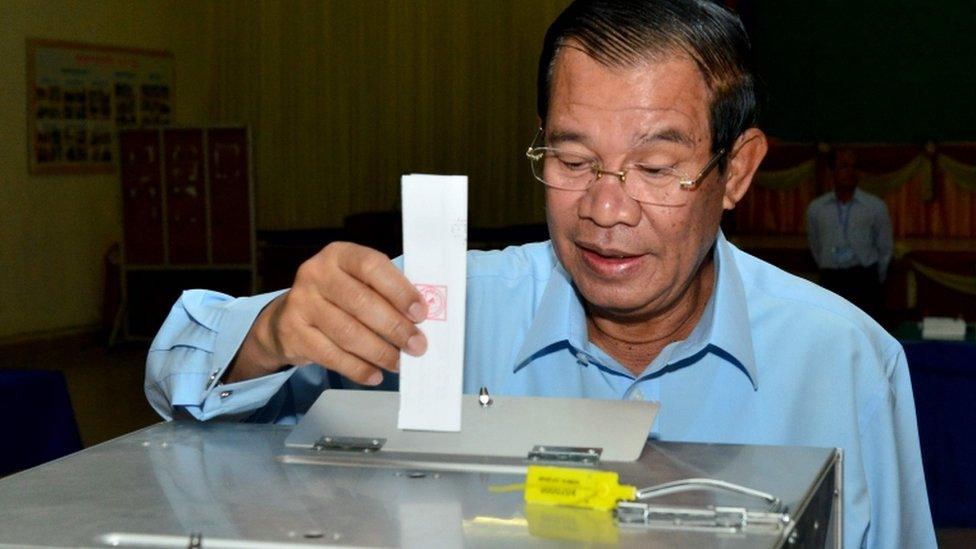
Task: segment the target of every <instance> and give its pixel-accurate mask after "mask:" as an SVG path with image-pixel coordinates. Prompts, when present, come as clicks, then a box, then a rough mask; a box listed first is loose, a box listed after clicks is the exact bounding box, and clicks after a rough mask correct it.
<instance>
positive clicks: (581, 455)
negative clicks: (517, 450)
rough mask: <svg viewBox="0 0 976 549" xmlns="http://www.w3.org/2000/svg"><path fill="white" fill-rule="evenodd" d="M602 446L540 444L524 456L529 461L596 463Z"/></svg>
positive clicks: (598, 461) (601, 451) (598, 460)
mask: <svg viewBox="0 0 976 549" xmlns="http://www.w3.org/2000/svg"><path fill="white" fill-rule="evenodd" d="M602 454H603V448H572V447H568V446H542V445H536V446H534V447H532V451H531V452H529V455H528V456H526V459H528V460H529V461H549V462H555V463H576V464H583V465H596V464H598V463H600V456H601V455H602Z"/></svg>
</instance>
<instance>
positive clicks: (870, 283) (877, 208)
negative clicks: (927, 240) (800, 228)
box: [807, 148, 893, 318]
mask: <svg viewBox="0 0 976 549" xmlns="http://www.w3.org/2000/svg"><path fill="white" fill-rule="evenodd" d="M829 160H830V162H829V164H830V168H831V173H832V175H833V180H834V189H833V190H832V191H830V192H828V193H826V194H824V195H821V196H819V197H817V198H816V199H814V201H813V202H811V203H810V206H808V207H807V238H808V240H809V243H810V252H811V253H812V254H813V259H814V261H816V263H817V267H818V268H819V269H820V285H821V286H823V287H824V288H827V289H828V290H830V291H832V292H834V293H836V294H838V295H840V296H842V297H844V298H846V299H847V300H849V301H850V302H851V303H854V304H855V305H857V306H858V307H860V308H861V309H863V310H864V311H866V312H867V313H868V314H870V315H871V316H873V317H874V318H878V315H879V314H880V313H881V310H882V301H883V299H882V297H883V296H882V284H883V283H884V280H885V277H886V275H887V274H888V265H889V264H890V263H891V252H892V247H893V246H892V243H893V241H892V231H891V218H890V217H889V216H888V207H887V206H886V205H885V203H884V201H882V200H881V199H880V198H878V197H876V196H874V195H872V194H870V193H866V192H864V191H862V190H861V189H859V188H857V174H856V172H855V170H854V168H855V162H856V158H855V156H854V151H853V150H851V149H845V148H841V149H832V150H831V151H830V156H829Z"/></svg>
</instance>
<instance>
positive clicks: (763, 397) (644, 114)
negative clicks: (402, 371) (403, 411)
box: [146, 0, 935, 547]
mask: <svg viewBox="0 0 976 549" xmlns="http://www.w3.org/2000/svg"><path fill="white" fill-rule="evenodd" d="M748 49H749V45H748V39H747V37H746V35H745V31H744V29H743V27H742V25H741V23H740V22H739V20H738V19H737V18H736V17H735V16H733V15H732V14H731V13H729V12H727V11H726V10H725V9H723V8H722V7H720V6H718V5H716V4H713V3H711V2H704V1H694V0H656V1H646V2H634V1H632V0H616V1H615V0H606V1H594V2H577V3H574V4H573V5H571V6H570V7H569V8H567V9H566V11H565V12H564V13H563V14H561V15H560V16H559V17H558V18H557V19H556V21H555V22H554V23H553V24H552V26H551V27H550V28H549V31H548V32H547V34H546V38H545V42H544V44H543V50H542V55H541V57H540V61H539V79H538V116H539V125H540V130H539V132H538V134H537V136H536V138H535V141H534V143H533V146H532V147H531V148H530V149H529V151H528V153H527V154H528V156H529V159H530V164H531V166H532V169H533V173H534V174H535V176H536V178H537V179H538V180H539V181H541V182H542V183H543V184H545V185H546V204H547V212H546V213H547V221H548V225H549V233H550V236H551V238H552V240H551V241H550V242H542V243H536V244H529V245H525V246H520V247H512V248H508V249H506V250H502V251H495V252H470V253H469V256H468V289H467V292H468V299H467V328H468V329H467V334H466V339H465V371H464V385H465V391H467V392H477V390H478V388H479V387H481V386H485V387H488V388H489V389H490V390H491V391H492V393H494V394H500V395H541V396H561V397H591V398H616V399H641V398H647V399H653V400H658V401H660V402H661V405H662V408H661V413H660V415H659V419H658V421H657V423H656V425H655V427H654V430H653V431H652V433H651V436H652V437H658V438H661V439H664V440H681V441H708V442H726V443H749V444H788V445H811V446H828V447H833V446H837V447H842V448H844V450H845V460H846V462H845V472H846V478H845V491H844V494H845V496H844V497H845V505H846V507H845V510H846V512H845V515H846V516H845V538H846V542H847V543H848V544H849V545H850V546H851V547H854V546H858V545H861V544H867V545H870V546H876V547H896V546H911V547H925V546H934V544H935V536H934V532H933V529H932V523H931V519H930V516H929V510H928V503H927V500H926V497H925V480H924V477H923V474H922V467H921V457H920V453H919V447H918V435H917V430H916V426H915V412H914V404H913V400H912V392H911V386H910V383H909V378H908V370H907V366H906V363H905V355H904V352H903V351H902V349H901V347H900V346H899V345H898V343H897V341H896V340H894V339H892V338H891V337H890V336H889V335H888V334H887V333H886V332H884V331H883V330H882V329H881V328H880V327H879V326H878V325H877V324H876V323H875V322H873V321H872V320H871V319H870V318H868V317H867V316H866V315H864V314H863V313H862V312H861V311H859V310H858V309H856V308H854V307H852V306H851V305H850V304H848V303H847V302H846V301H844V300H842V299H839V298H837V297H836V296H834V295H833V294H831V293H828V292H825V291H823V290H822V289H821V288H819V287H817V286H815V285H813V284H810V283H808V282H806V281H804V280H801V279H799V278H796V277H793V276H791V275H788V274H786V273H784V272H782V271H779V270H778V269H776V268H774V267H772V266H770V265H768V264H766V263H763V262H761V261H759V260H757V259H756V258H754V257H751V256H749V255H747V254H745V253H743V252H741V251H739V250H738V249H736V248H735V247H734V246H732V245H731V244H729V243H728V242H727V241H726V240H725V238H724V236H723V235H722V234H721V232H720V230H719V221H720V218H721V215H722V211H723V210H726V209H731V208H733V207H734V206H735V204H736V202H737V201H738V200H739V199H740V198H741V197H742V196H743V194H744V193H745V192H746V190H747V189H748V187H749V183H750V181H751V179H752V176H753V174H754V173H755V171H756V169H757V167H758V166H759V163H760V162H761V160H762V158H763V156H764V154H765V152H766V138H765V136H764V135H763V133H762V132H761V131H759V130H758V129H757V128H755V127H754V118H755V94H754V90H753V78H752V75H751V73H750V72H749V70H748V67H747V64H746V59H747V55H748ZM424 317H425V306H424V303H423V301H422V299H421V298H420V295H419V293H418V292H417V290H416V289H415V288H414V287H413V285H412V284H411V283H410V281H408V280H406V279H405V278H404V277H403V275H402V274H401V273H400V272H399V271H398V270H397V268H396V267H395V264H394V263H391V262H390V261H389V260H388V258H386V257H384V256H383V255H382V254H380V253H379V252H376V251H374V250H371V249H368V248H364V247H361V246H357V245H355V244H349V243H336V244H330V245H329V246H327V247H326V248H325V249H324V250H322V252H320V253H319V254H318V255H316V256H315V257H313V258H311V259H310V260H308V261H307V262H306V263H304V264H303V265H302V266H301V268H300V269H299V271H298V273H297V274H296V277H295V282H294V285H293V286H292V288H291V289H289V290H287V291H284V292H279V293H275V294H268V295H263V296H255V297H249V298H242V299H231V298H230V297H228V296H223V295H219V294H214V293H210V292H204V291H192V292H187V293H185V294H184V295H183V297H182V298H181V299H180V300H179V302H178V303H177V304H176V305H175V306H174V308H173V310H172V312H171V314H170V316H169V317H168V318H167V320H166V322H165V324H164V326H163V327H162V329H161V330H160V332H159V334H158V336H157V337H156V340H155V341H154V343H153V345H152V348H151V351H150V354H149V360H148V367H147V375H146V378H147V379H146V392H147V395H148V397H149V400H150V402H151V403H152V404H153V406H154V407H155V408H156V409H157V410H158V411H159V412H160V414H162V415H163V416H164V417H166V418H171V417H175V416H190V417H195V418H198V419H201V420H204V419H209V418H214V417H230V418H246V419H248V420H252V421H277V422H281V423H293V422H294V421H296V419H297V417H298V416H299V415H301V414H302V413H304V412H305V411H306V410H307V409H308V407H309V406H310V405H311V403H312V402H313V401H314V399H315V398H316V397H317V396H318V394H319V393H320V392H321V391H322V390H323V389H324V388H327V387H329V386H330V385H333V384H335V383H337V382H338V380H336V377H337V376H330V374H329V373H328V372H327V370H326V368H328V369H329V370H331V371H332V372H336V373H339V374H342V375H343V376H346V377H347V378H349V379H351V380H353V381H356V382H358V383H365V384H368V385H375V384H378V383H380V382H381V381H384V383H386V381H385V380H384V375H385V376H386V379H387V380H389V379H391V378H392V377H393V376H392V375H390V373H392V372H395V371H396V370H397V367H398V365H397V357H398V352H399V351H400V350H403V351H404V352H407V353H410V354H413V355H419V354H422V353H423V352H424V351H425V350H426V345H427V342H426V340H425V338H424V336H423V334H422V333H421V331H420V330H419V329H418V328H417V326H416V324H415V323H418V322H420V321H421V320H422V319H423V318H424ZM221 382H222V383H223V384H222V385H221V384H220V383H221ZM594 421H600V422H612V421H615V419H614V418H611V417H600V418H594Z"/></svg>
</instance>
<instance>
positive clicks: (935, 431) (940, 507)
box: [901, 340, 976, 528]
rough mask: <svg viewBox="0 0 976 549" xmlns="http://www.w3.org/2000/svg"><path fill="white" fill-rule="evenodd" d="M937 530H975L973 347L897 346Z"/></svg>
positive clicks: (975, 350) (975, 382)
mask: <svg viewBox="0 0 976 549" xmlns="http://www.w3.org/2000/svg"><path fill="white" fill-rule="evenodd" d="M901 343H902V346H903V347H904V348H905V354H906V356H907V357H908V370H909V373H910V374H911V378H912V391H913V392H914V395H915V413H916V416H917V418H918V434H919V441H920V443H921V447H922V465H923V467H924V469H925V483H926V487H927V490H928V494H929V505H930V506H931V508H932V521H933V522H934V523H935V527H936V528H976V466H974V464H973V456H976V406H974V402H976V344H974V343H970V342H968V341H965V342H954V341H919V340H907V341H902V342H901Z"/></svg>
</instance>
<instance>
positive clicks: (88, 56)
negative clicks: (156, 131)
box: [27, 40, 173, 173]
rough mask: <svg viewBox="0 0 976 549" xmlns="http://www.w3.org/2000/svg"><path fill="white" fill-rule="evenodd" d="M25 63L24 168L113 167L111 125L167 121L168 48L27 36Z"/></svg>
mask: <svg viewBox="0 0 976 549" xmlns="http://www.w3.org/2000/svg"><path fill="white" fill-rule="evenodd" d="M27 67H28V80H27V86H28V90H27V93H28V102H27V104H28V113H27V115H28V116H27V120H28V125H29V128H28V130H29V141H28V149H29V150H28V154H29V165H30V172H31V173H98V172H106V173H107V172H113V171H114V170H115V165H116V162H115V161H116V159H115V158H113V155H114V154H115V153H114V150H115V147H114V137H115V133H116V131H117V130H119V129H125V128H145V127H157V126H167V125H169V124H170V123H171V122H172V112H173V55H172V54H171V53H169V52H165V51H154V50H139V49H132V48H118V47H111V46H99V45H94V44H80V43H68V42H56V41H47V40H29V41H28V45H27Z"/></svg>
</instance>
